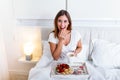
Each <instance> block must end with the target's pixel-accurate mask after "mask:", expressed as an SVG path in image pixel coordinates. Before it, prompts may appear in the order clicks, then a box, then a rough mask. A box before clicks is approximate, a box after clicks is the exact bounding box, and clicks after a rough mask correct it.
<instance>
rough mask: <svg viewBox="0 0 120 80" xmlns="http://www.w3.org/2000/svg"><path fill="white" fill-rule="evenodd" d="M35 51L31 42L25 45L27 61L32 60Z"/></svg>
mask: <svg viewBox="0 0 120 80" xmlns="http://www.w3.org/2000/svg"><path fill="white" fill-rule="evenodd" d="M33 50H34V45H33V43H31V42H28V43H26V44H24V53H25V58H26V60H27V61H30V60H32V53H33Z"/></svg>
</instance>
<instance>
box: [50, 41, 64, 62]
mask: <svg viewBox="0 0 120 80" xmlns="http://www.w3.org/2000/svg"><path fill="white" fill-rule="evenodd" d="M49 44H50V50H51V53H52V56H53V58H54V60H58V59H59V57H60V55H61V51H62V46H63V40H59V42H58V44H54V43H52V42H49Z"/></svg>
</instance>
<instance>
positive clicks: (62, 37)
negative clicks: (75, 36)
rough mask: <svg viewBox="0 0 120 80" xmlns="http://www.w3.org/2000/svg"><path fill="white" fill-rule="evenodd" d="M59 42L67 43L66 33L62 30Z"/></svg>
mask: <svg viewBox="0 0 120 80" xmlns="http://www.w3.org/2000/svg"><path fill="white" fill-rule="evenodd" d="M58 37H59V40H62V41H65V38H66V33H65V31H64V30H61V31H60V32H59V34H58Z"/></svg>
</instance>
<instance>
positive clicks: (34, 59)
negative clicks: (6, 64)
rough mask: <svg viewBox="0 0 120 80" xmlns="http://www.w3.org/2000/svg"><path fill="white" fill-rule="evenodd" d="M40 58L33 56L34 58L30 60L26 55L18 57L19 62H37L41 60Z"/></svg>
mask: <svg viewBox="0 0 120 80" xmlns="http://www.w3.org/2000/svg"><path fill="white" fill-rule="evenodd" d="M39 59H40V58H37V57H36V58H33V59H32V60H30V61H28V60H26V58H25V57H21V58H19V59H18V61H19V62H22V63H37V62H38V61H39Z"/></svg>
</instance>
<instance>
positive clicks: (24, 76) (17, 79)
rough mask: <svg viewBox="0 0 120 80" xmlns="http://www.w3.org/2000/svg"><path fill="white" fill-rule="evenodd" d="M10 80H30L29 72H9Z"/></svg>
mask: <svg viewBox="0 0 120 80" xmlns="http://www.w3.org/2000/svg"><path fill="white" fill-rule="evenodd" d="M9 74H10V80H28V72H19V71H9Z"/></svg>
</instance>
